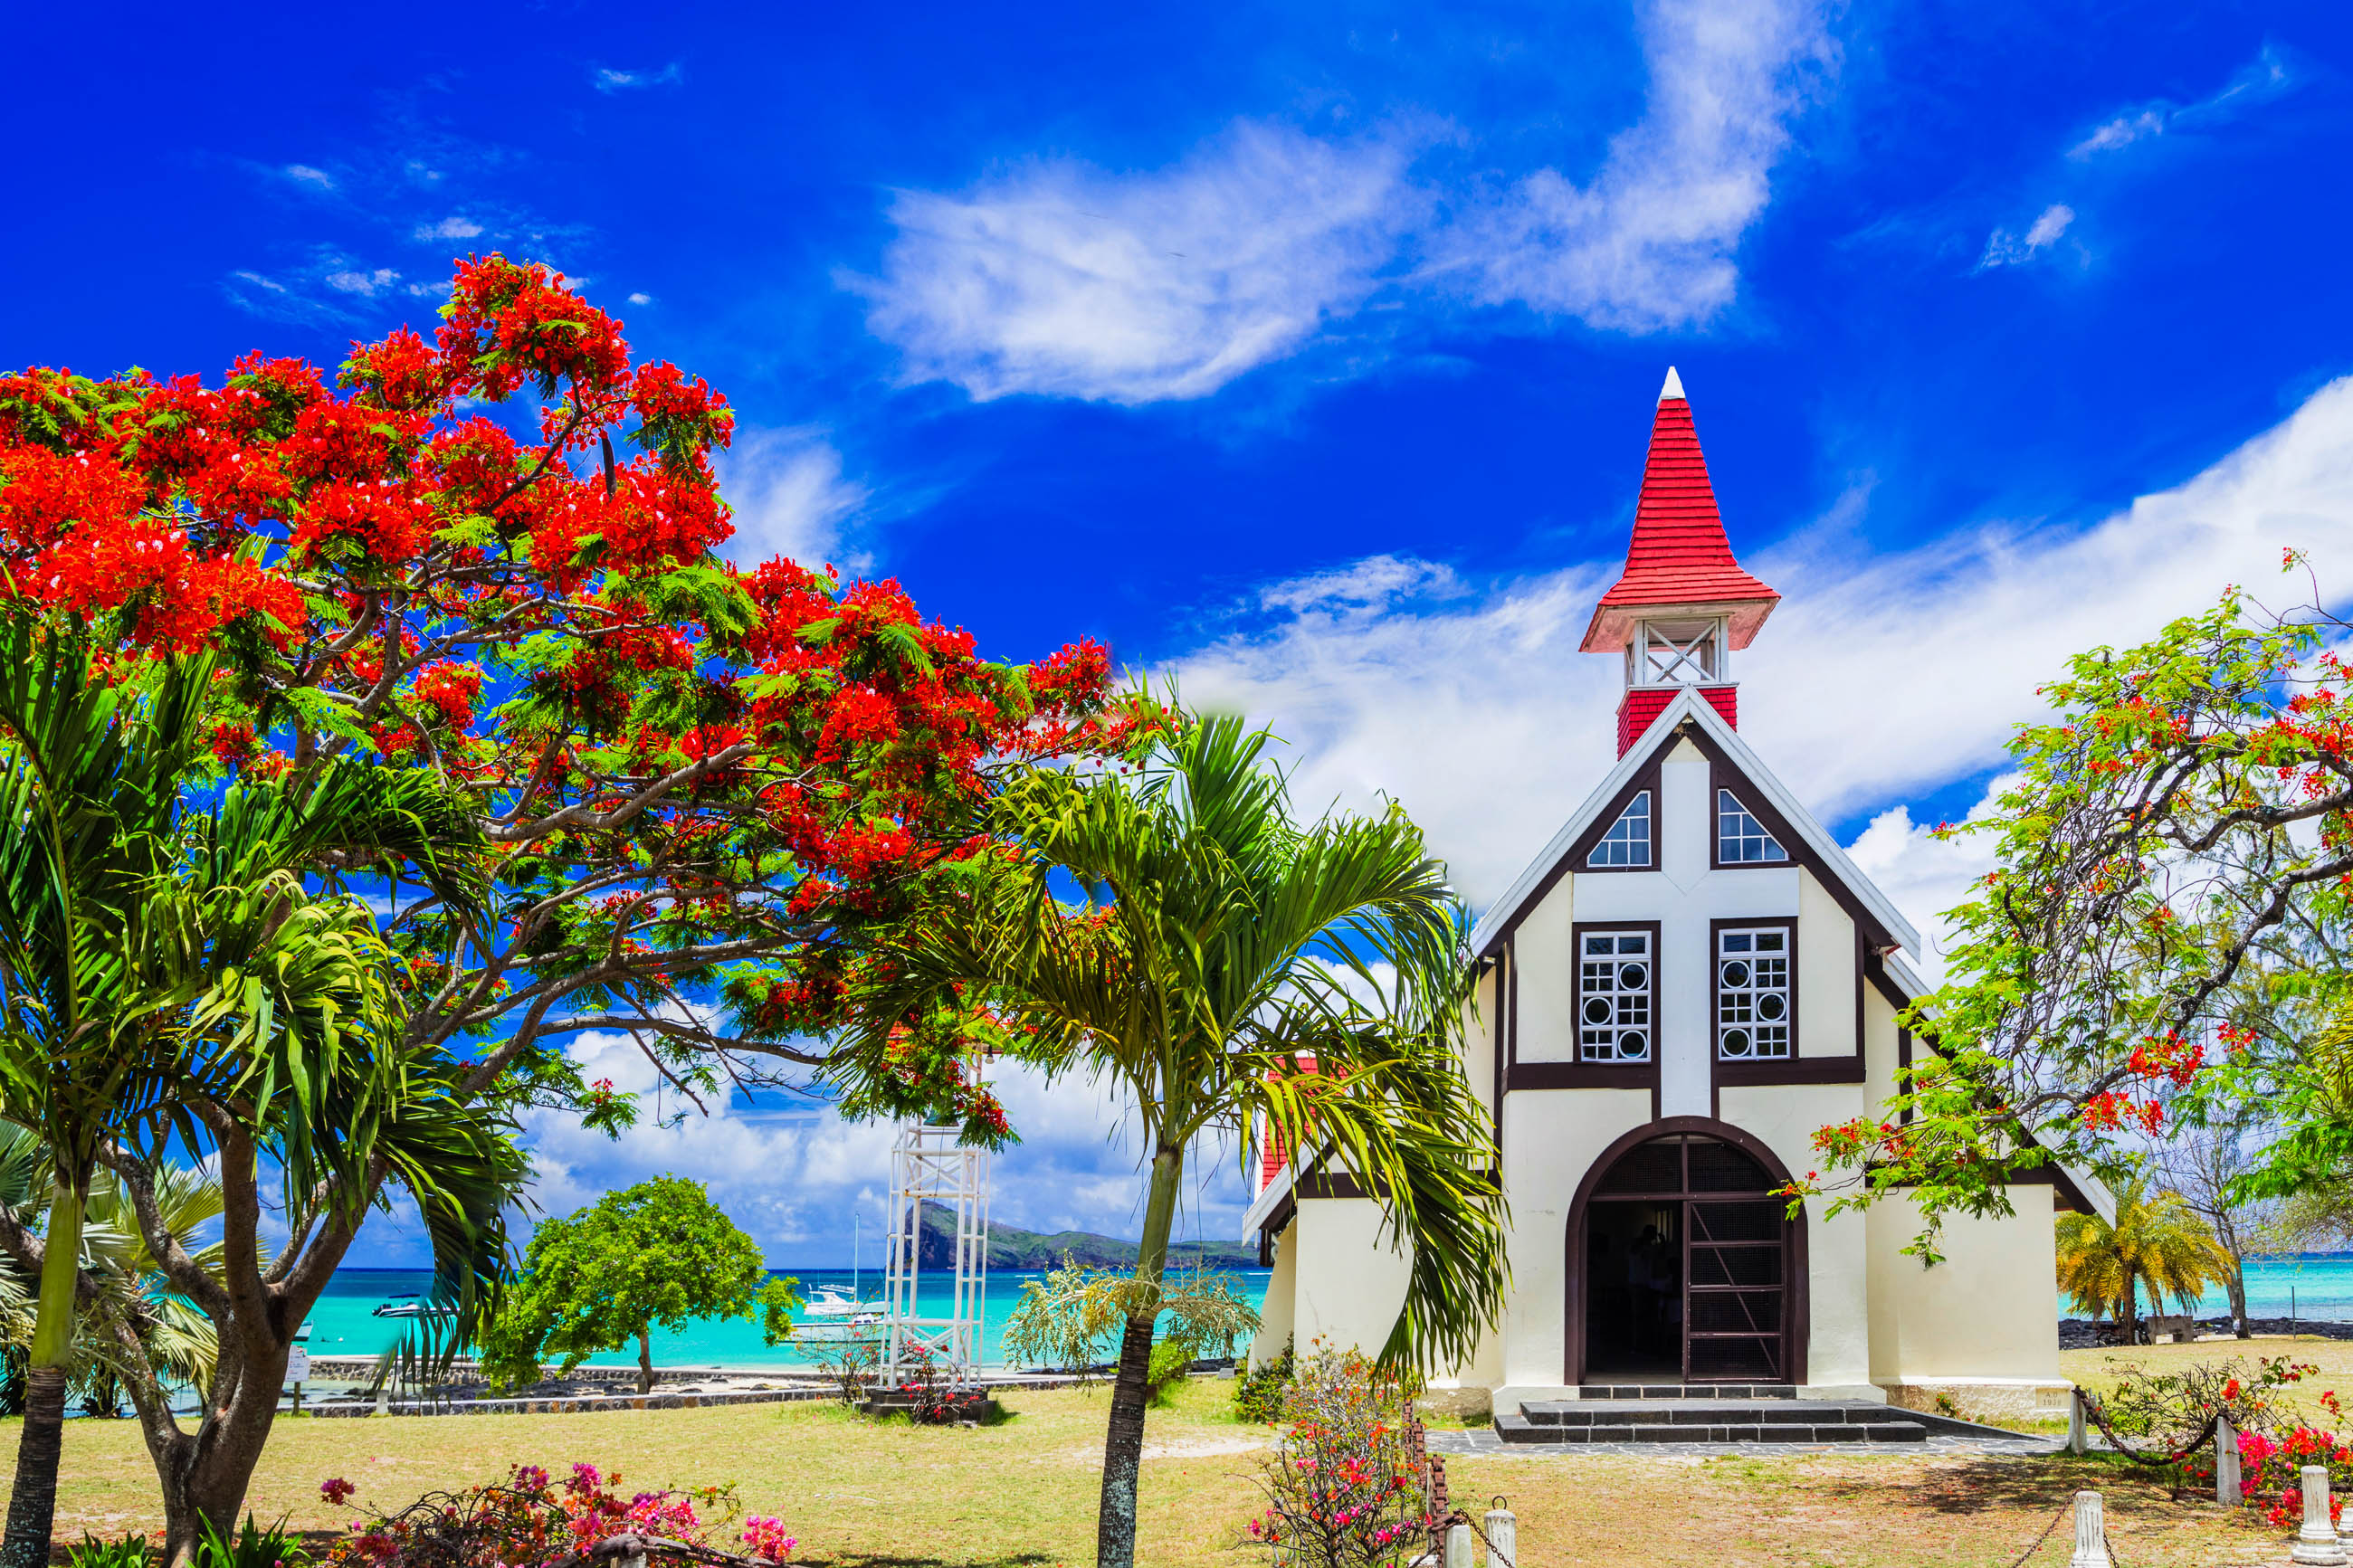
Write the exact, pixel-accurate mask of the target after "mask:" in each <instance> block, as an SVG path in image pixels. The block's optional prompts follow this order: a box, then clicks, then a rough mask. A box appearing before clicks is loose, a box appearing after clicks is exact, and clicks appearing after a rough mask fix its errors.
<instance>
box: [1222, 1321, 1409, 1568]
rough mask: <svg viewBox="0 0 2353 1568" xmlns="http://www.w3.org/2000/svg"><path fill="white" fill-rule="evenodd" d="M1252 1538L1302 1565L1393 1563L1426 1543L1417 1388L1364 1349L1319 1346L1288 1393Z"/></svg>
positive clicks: (1377, 1567) (1358, 1567)
mask: <svg viewBox="0 0 2353 1568" xmlns="http://www.w3.org/2000/svg"><path fill="white" fill-rule="evenodd" d="M1283 1418H1284V1422H1285V1430H1284V1432H1283V1435H1282V1443H1281V1445H1280V1446H1279V1447H1277V1448H1276V1450H1275V1452H1274V1454H1273V1455H1272V1456H1271V1457H1270V1458H1267V1459H1266V1460H1265V1461H1264V1463H1263V1465H1262V1467H1261V1471H1260V1474H1259V1487H1260V1489H1261V1490H1262V1491H1263V1492H1264V1493H1265V1494H1266V1508H1265V1510H1263V1511H1262V1512H1261V1513H1260V1514H1259V1516H1258V1517H1257V1518H1255V1519H1253V1520H1251V1521H1250V1539H1251V1540H1253V1541H1255V1542H1258V1543H1259V1544H1261V1545H1262V1546H1266V1547H1270V1548H1271V1549H1272V1550H1273V1551H1274V1552H1275V1553H1276V1555H1277V1558H1278V1560H1279V1561H1281V1562H1282V1563H1285V1564H1298V1565H1300V1568H1394V1565H1396V1564H1400V1563H1409V1562H1411V1561H1412V1560H1413V1559H1415V1558H1416V1557H1419V1556H1420V1555H1421V1553H1422V1551H1423V1549H1424V1548H1425V1546H1426V1545H1427V1543H1428V1540H1429V1535H1430V1528H1431V1524H1432V1521H1431V1519H1430V1501H1429V1498H1430V1477H1429V1472H1428V1466H1427V1462H1426V1461H1425V1460H1424V1459H1422V1458H1421V1457H1420V1455H1419V1453H1418V1452H1417V1451H1416V1450H1415V1449H1414V1448H1413V1447H1411V1446H1410V1445H1409V1443H1408V1441H1407V1436H1406V1434H1407V1427H1408V1425H1409V1422H1410V1421H1411V1419H1412V1391H1411V1390H1410V1389H1409V1387H1408V1386H1407V1385H1406V1384H1404V1383H1403V1382H1402V1381H1401V1380H1400V1379H1399V1378H1398V1377H1397V1376H1396V1374H1394V1373H1388V1372H1385V1371H1383V1370H1381V1369H1380V1368H1379V1367H1377V1366H1376V1365H1375V1364H1374V1363H1371V1362H1370V1361H1368V1360H1366V1357H1365V1356H1364V1354H1363V1353H1362V1352H1358V1351H1355V1350H1348V1351H1336V1352H1335V1351H1332V1350H1328V1349H1324V1348H1323V1347H1322V1345H1321V1343H1320V1342H1319V1343H1318V1346H1317V1348H1316V1349H1315V1350H1314V1352H1312V1353H1311V1354H1309V1355H1307V1356H1305V1357H1303V1358H1302V1359H1301V1360H1300V1361H1299V1363H1298V1365H1297V1369H1296V1373H1295V1374H1294V1376H1293V1381H1292V1384H1291V1385H1290V1387H1289V1389H1288V1390H1287V1391H1286V1393H1285V1395H1284V1399H1283Z"/></svg>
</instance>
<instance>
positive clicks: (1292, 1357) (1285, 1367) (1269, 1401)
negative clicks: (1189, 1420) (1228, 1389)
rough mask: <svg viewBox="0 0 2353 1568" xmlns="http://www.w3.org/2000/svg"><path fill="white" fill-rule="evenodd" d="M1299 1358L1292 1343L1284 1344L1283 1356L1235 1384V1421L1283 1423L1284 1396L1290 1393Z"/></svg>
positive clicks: (1257, 1367)
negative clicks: (1281, 1421)
mask: <svg viewBox="0 0 2353 1568" xmlns="http://www.w3.org/2000/svg"><path fill="white" fill-rule="evenodd" d="M1298 1368H1299V1357H1298V1355H1297V1353H1296V1352H1294V1351H1293V1349H1292V1342H1291V1341H1289V1340H1285V1341H1283V1342H1282V1354H1281V1355H1279V1356H1277V1357H1275V1358H1274V1359H1273V1360H1272V1361H1271V1362H1268V1363H1266V1364H1265V1365H1264V1366H1254V1367H1252V1368H1250V1370H1249V1371H1248V1372H1245V1373H1242V1374H1241V1376H1240V1377H1238V1378H1236V1379H1235V1380H1234V1419H1235V1420H1237V1421H1250V1422H1257V1423H1271V1422H1275V1421H1280V1420H1282V1400H1283V1396H1284V1395H1285V1394H1288V1393H1289V1392H1290V1390H1291V1380H1292V1377H1293V1375H1294V1374H1295V1373H1297V1371H1298Z"/></svg>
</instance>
